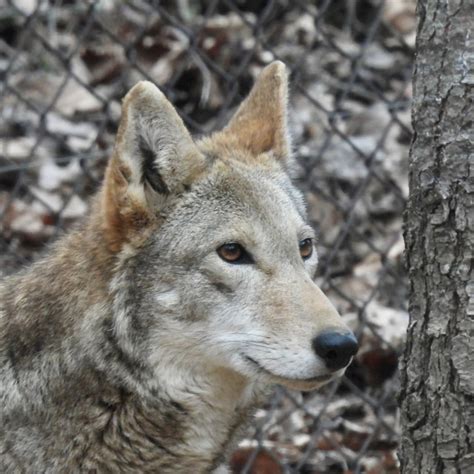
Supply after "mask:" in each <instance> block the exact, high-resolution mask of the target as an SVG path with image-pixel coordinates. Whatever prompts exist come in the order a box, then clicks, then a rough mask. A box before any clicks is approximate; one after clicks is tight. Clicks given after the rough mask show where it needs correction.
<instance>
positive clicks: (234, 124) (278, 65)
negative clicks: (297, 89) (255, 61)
mask: <svg viewBox="0 0 474 474" xmlns="http://www.w3.org/2000/svg"><path fill="white" fill-rule="evenodd" d="M287 114H288V76H287V72H286V67H285V65H284V64H283V63H282V62H281V61H274V62H273V63H271V64H270V65H269V66H267V67H266V68H265V69H264V70H263V71H262V72H261V73H260V75H259V77H258V79H257V82H256V83H255V85H254V86H253V88H252V90H251V91H250V94H249V96H248V97H247V98H246V99H245V100H244V101H243V102H242V104H241V105H240V107H239V108H238V110H237V112H236V113H235V115H234V117H233V118H232V119H231V121H230V122H229V124H228V125H227V127H226V128H225V129H224V130H223V133H224V134H226V135H227V134H228V135H233V136H234V137H235V138H236V139H237V141H238V143H239V144H240V145H241V146H243V147H244V148H245V149H247V150H249V151H250V152H251V153H253V154H254V155H258V154H260V153H265V152H271V153H273V155H274V156H275V158H276V159H277V160H279V161H281V162H282V164H284V165H287V164H288V163H287V162H288V161H289V157H290V153H291V141H290V137H289V134H288V126H287Z"/></svg>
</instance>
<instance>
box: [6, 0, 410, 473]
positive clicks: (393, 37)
mask: <svg viewBox="0 0 474 474" xmlns="http://www.w3.org/2000/svg"><path fill="white" fill-rule="evenodd" d="M414 3H415V0H390V1H388V0H387V1H386V2H383V1H381V0H332V1H330V0H313V1H303V0H292V1H288V0H274V1H267V0H254V1H250V0H209V1H204V0H195V1H193V0H177V1H148V2H145V1H141V0H127V1H119V0H101V1H96V2H93V1H84V0H82V1H81V0H76V1H74V0H69V1H41V0H16V1H13V0H12V1H7V2H6V3H4V4H3V6H1V8H0V75H1V82H0V97H1V102H0V103H1V123H0V274H1V273H3V274H8V273H10V272H12V271H14V270H16V269H17V268H19V267H21V266H25V265H27V264H28V262H30V261H31V260H32V259H33V258H35V257H36V256H37V255H38V254H39V253H41V252H42V251H43V250H44V249H45V247H46V244H47V243H49V242H51V241H52V240H54V239H55V238H56V237H57V236H58V235H59V234H61V233H62V232H63V231H64V230H66V229H67V228H68V227H69V226H70V225H71V224H72V223H73V222H74V221H76V220H77V219H78V218H80V217H81V216H82V215H84V214H85V213H86V212H87V208H88V197H89V196H90V195H91V194H92V193H93V192H94V191H95V190H96V189H97V187H98V185H99V184H100V181H101V178H102V175H103V172H104V168H105V165H106V162H107V158H108V156H109V154H110V151H111V147H112V145H113V139H114V134H115V131H116V128H117V123H118V119H119V116H120V100H121V98H122V97H123V96H124V95H125V93H126V92H127V90H128V89H129V88H130V87H131V86H132V85H133V84H134V83H135V82H137V81H138V80H140V79H148V80H150V81H153V82H154V83H156V84H157V85H158V86H159V87H160V88H161V89H162V90H163V91H164V92H165V94H166V95H167V96H168V98H169V99H170V100H171V101H172V103H173V104H174V105H175V106H176V107H177V108H178V110H179V112H180V114H181V115H182V117H183V119H184V121H185V122H186V124H187V125H188V127H189V128H190V130H192V131H193V132H194V133H195V134H202V133H208V132H211V131H213V130H215V129H218V128H220V127H222V126H223V125H224V124H225V122H226V120H227V119H228V118H229V116H230V115H231V114H232V111H233V110H234V109H235V107H236V105H237V104H238V103H239V101H240V100H241V99H242V98H243V97H244V96H245V94H246V93H247V92H248V90H249V89H250V87H251V85H252V83H253V81H254V79H255V77H256V76H257V74H258V72H259V71H260V70H261V69H262V67H263V66H264V65H266V64H267V63H269V62H270V61H272V60H273V59H281V60H282V61H284V62H285V63H286V64H287V66H288V68H289V70H290V71H291V115H290V123H291V130H292V135H293V140H294V144H295V153H296V157H297V159H298V163H299V171H298V178H297V184H298V186H299V187H300V188H301V189H302V190H303V191H304V193H305V195H306V198H307V201H308V206H309V216H310V219H311V222H312V224H313V226H314V227H315V228H316V229H317V231H318V234H319V242H318V250H319V253H320V262H321V263H320V268H319V271H318V276H317V283H318V284H319V285H320V286H321V288H322V289H323V290H324V291H325V292H326V293H327V294H328V296H329V297H330V299H331V300H332V301H333V302H334V303H335V304H336V306H337V307H338V309H339V311H340V312H341V314H342V315H344V318H345V320H346V321H347V322H348V323H349V324H350V325H351V326H352V327H353V329H354V330H355V331H356V333H357V335H358V337H359V340H360V342H361V349H360V351H359V354H358V356H357V357H356V360H354V362H353V363H352V365H351V367H350V368H349V369H348V371H347V373H346V375H345V376H344V378H342V379H341V380H339V381H336V382H334V383H332V384H330V385H329V386H328V387H326V388H325V389H323V390H321V391H318V392H315V393H309V394H300V393H295V392H290V391H287V390H285V389H283V388H277V390H276V392H275V394H274V396H273V397H272V398H271V399H270V400H269V401H268V403H267V405H266V406H264V407H262V408H261V409H260V410H259V411H258V412H257V414H256V418H255V422H254V423H253V425H252V427H251V429H250V431H249V432H248V433H247V436H246V437H245V439H244V440H242V442H241V443H240V445H239V447H238V448H237V450H236V451H235V453H234V454H233V456H232V459H231V468H232V470H233V472H236V473H240V472H242V473H244V472H245V473H280V472H282V473H283V472H300V473H336V472H346V473H349V472H350V473H352V472H354V473H356V472H367V473H369V472H370V473H382V472H387V473H388V472H393V473H395V472H398V462H397V459H396V454H395V453H396V448H397V443H398V439H399V425H398V414H397V407H396V391H397V384H398V377H397V365H398V355H399V353H400V351H401V348H402V345H403V338H404V333H405V329H406V325H407V321H408V316H407V308H406V282H405V274H404V271H403V264H402V261H401V260H402V252H403V240H402V236H401V227H402V224H401V222H402V211H403V208H404V204H405V200H406V198H407V194H408V191H407V187H408V185H407V152H408V144H409V141H410V135H411V130H410V112H409V107H410V98H411V88H410V84H411V81H410V79H411V67H412V57H413V50H414V36H415V32H414V30H415V15H414V8H415V5H414Z"/></svg>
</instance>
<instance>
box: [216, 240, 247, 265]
mask: <svg viewBox="0 0 474 474" xmlns="http://www.w3.org/2000/svg"><path fill="white" fill-rule="evenodd" d="M217 254H218V255H219V257H221V258H222V260H224V261H226V262H229V263H252V262H253V260H252V257H251V256H250V255H249V254H248V253H247V252H246V250H245V249H244V248H243V247H242V245H240V244H237V243H235V242H230V243H228V244H224V245H221V246H220V247H219V248H218V249H217Z"/></svg>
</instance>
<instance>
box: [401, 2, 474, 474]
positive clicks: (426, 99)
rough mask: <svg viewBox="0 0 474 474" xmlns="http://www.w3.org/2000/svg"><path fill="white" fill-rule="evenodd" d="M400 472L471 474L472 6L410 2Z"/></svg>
mask: <svg viewBox="0 0 474 474" xmlns="http://www.w3.org/2000/svg"><path fill="white" fill-rule="evenodd" d="M418 19H419V24H418V36H417V56H416V62H415V74H414V103H413V115H412V117H413V126H414V139H413V143H412V148H411V152H410V198H409V203H408V207H407V210H406V214H405V243H406V249H407V265H408V271H409V278H410V289H411V295H410V315H411V323H410V326H409V330H408V340H407V346H406V351H405V356H404V367H403V370H402V391H401V396H400V401H401V408H402V426H403V436H402V447H401V462H402V472H404V473H405V474H408V473H417V474H418V473H430V474H431V473H463V474H464V473H466V474H467V473H474V452H473V449H474V337H473V336H474V278H473V276H474V275H473V252H474V250H473V249H474V106H473V103H474V0H419V2H418Z"/></svg>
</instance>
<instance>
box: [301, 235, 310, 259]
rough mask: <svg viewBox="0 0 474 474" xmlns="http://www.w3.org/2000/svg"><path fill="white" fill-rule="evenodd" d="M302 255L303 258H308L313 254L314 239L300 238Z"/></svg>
mask: <svg viewBox="0 0 474 474" xmlns="http://www.w3.org/2000/svg"><path fill="white" fill-rule="evenodd" d="M300 255H301V257H302V258H303V260H307V259H308V258H309V257H311V255H313V239H304V240H300Z"/></svg>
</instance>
